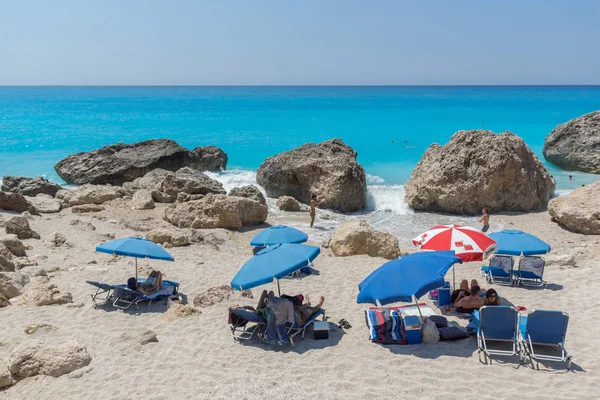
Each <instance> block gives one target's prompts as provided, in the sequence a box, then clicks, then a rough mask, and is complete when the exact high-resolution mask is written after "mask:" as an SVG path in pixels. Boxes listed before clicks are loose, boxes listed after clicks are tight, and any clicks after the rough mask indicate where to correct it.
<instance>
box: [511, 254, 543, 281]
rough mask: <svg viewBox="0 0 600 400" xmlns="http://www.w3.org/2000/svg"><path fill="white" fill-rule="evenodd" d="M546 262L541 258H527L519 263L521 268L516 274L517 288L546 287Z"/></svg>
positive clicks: (523, 258)
mask: <svg viewBox="0 0 600 400" xmlns="http://www.w3.org/2000/svg"><path fill="white" fill-rule="evenodd" d="M545 265H546V262H545V261H544V259H543V258H541V257H536V256H525V257H522V258H521V260H520V261H519V267H518V270H517V272H516V277H515V279H516V281H517V286H519V285H523V286H530V287H544V286H546V281H545V280H544V279H543V277H544V267H545Z"/></svg>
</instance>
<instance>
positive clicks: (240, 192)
mask: <svg viewBox="0 0 600 400" xmlns="http://www.w3.org/2000/svg"><path fill="white" fill-rule="evenodd" d="M227 195H228V196H238V197H246V198H248V199H252V200H256V201H258V202H259V203H260V204H262V205H265V206H266V205H267V200H266V199H265V196H263V194H262V193H261V192H260V190H259V189H258V188H257V187H256V186H254V185H246V186H240V187H235V188H233V189H231V190H230V191H229V193H228V194H227Z"/></svg>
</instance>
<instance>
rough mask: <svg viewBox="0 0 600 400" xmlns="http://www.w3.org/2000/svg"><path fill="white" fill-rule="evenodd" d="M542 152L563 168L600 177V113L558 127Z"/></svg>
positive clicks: (547, 138)
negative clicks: (599, 175)
mask: <svg viewBox="0 0 600 400" xmlns="http://www.w3.org/2000/svg"><path fill="white" fill-rule="evenodd" d="M542 152H543V153H544V157H546V160H548V161H550V162H551V163H552V164H555V165H558V166H559V167H561V168H564V169H568V170H573V171H584V172H591V173H593V174H600V111H594V112H591V113H589V114H585V115H583V116H581V117H578V118H575V119H572V120H570V121H567V122H565V123H564V124H561V125H558V126H557V127H556V128H554V129H553V130H552V132H550V134H549V135H548V136H547V137H546V140H545V141H544V148H543V150H542Z"/></svg>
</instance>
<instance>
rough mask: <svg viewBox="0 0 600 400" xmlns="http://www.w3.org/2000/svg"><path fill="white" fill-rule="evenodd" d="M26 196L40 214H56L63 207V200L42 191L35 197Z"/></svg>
mask: <svg viewBox="0 0 600 400" xmlns="http://www.w3.org/2000/svg"><path fill="white" fill-rule="evenodd" d="M25 198H26V199H27V201H29V202H30V203H31V205H33V207H35V209H36V210H37V212H39V213H40V214H54V213H57V212H59V211H60V209H61V208H62V202H61V201H60V200H59V199H55V198H54V197H52V196H50V195H48V194H44V193H40V194H38V195H37V196H35V197H29V196H25Z"/></svg>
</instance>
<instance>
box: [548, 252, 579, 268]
mask: <svg viewBox="0 0 600 400" xmlns="http://www.w3.org/2000/svg"><path fill="white" fill-rule="evenodd" d="M544 260H545V261H546V265H560V266H568V267H575V266H577V258H576V257H575V256H574V255H573V254H547V255H545V256H544Z"/></svg>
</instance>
